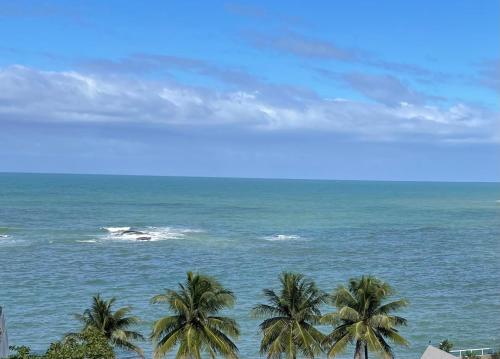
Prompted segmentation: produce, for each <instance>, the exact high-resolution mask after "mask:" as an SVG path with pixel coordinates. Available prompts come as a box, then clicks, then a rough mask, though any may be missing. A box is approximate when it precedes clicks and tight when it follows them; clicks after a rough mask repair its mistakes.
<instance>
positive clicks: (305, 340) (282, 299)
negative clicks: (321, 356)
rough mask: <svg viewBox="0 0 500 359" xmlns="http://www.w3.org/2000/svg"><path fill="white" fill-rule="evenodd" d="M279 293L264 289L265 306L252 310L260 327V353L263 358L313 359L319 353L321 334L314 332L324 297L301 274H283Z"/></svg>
mask: <svg viewBox="0 0 500 359" xmlns="http://www.w3.org/2000/svg"><path fill="white" fill-rule="evenodd" d="M280 282H281V290H280V292H279V293H276V292H275V291H274V290H271V289H265V290H264V295H265V296H266V298H267V302H268V304H259V305H257V306H256V307H254V309H253V314H254V316H256V317H263V318H265V320H264V321H263V322H262V323H261V324H260V329H261V331H262V335H263V337H262V341H261V345H260V353H261V354H265V353H267V357H268V358H270V359H272V358H281V357H282V355H284V356H285V357H286V358H289V359H294V358H296V357H297V355H298V354H302V355H303V356H305V357H307V358H313V357H314V355H316V354H318V353H319V352H320V351H321V341H322V340H323V337H324V336H323V334H322V333H321V332H320V331H318V330H317V329H316V328H314V324H316V323H318V321H319V319H320V317H321V312H320V309H319V307H320V306H321V304H322V303H324V302H325V300H326V298H327V296H326V294H324V293H323V292H322V291H320V290H319V289H318V288H317V287H316V285H315V283H314V282H313V281H311V280H307V279H305V278H304V276H303V275H302V274H296V273H288V272H284V273H282V274H281V275H280Z"/></svg>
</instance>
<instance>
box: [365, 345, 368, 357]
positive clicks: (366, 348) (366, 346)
mask: <svg viewBox="0 0 500 359" xmlns="http://www.w3.org/2000/svg"><path fill="white" fill-rule="evenodd" d="M365 359H368V343H365Z"/></svg>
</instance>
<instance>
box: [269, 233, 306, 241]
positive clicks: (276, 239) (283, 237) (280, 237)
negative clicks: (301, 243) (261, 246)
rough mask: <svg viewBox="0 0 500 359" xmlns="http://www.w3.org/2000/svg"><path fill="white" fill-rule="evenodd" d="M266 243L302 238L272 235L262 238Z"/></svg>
mask: <svg viewBox="0 0 500 359" xmlns="http://www.w3.org/2000/svg"><path fill="white" fill-rule="evenodd" d="M263 238H264V239H265V240H266V241H296V240H298V239H301V238H302V237H301V236H299V235H296V234H274V235H272V236H265V237H263Z"/></svg>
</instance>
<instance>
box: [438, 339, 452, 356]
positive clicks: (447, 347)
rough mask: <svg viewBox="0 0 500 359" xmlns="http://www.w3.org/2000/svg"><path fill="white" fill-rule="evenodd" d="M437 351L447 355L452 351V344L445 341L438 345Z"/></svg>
mask: <svg viewBox="0 0 500 359" xmlns="http://www.w3.org/2000/svg"><path fill="white" fill-rule="evenodd" d="M439 349H441V350H444V351H445V352H447V353H449V352H450V351H451V349H453V343H452V342H450V341H449V340H448V339H445V340H443V341H442V342H441V343H439Z"/></svg>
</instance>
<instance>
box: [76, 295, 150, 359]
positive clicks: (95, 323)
mask: <svg viewBox="0 0 500 359" xmlns="http://www.w3.org/2000/svg"><path fill="white" fill-rule="evenodd" d="M115 301H116V299H115V298H111V299H109V300H104V299H102V298H101V296H100V295H99V294H97V295H96V296H94V297H93V298H92V306H91V307H90V308H88V309H86V310H85V311H84V312H83V314H77V315H76V316H75V317H76V319H78V320H79V321H80V322H82V323H83V330H84V331H85V330H86V329H90V328H92V329H95V330H96V331H98V332H99V333H101V335H103V336H104V337H105V338H106V339H107V340H108V342H109V343H110V344H111V345H112V346H115V347H118V348H121V349H125V350H133V351H135V352H136V353H138V354H139V355H140V356H143V352H142V349H140V348H139V347H138V346H137V345H136V344H134V343H133V342H132V341H133V340H143V339H144V337H143V336H142V335H141V334H140V333H138V332H135V331H132V330H129V328H130V327H131V326H133V325H136V324H138V323H139V322H140V321H139V318H138V317H134V316H128V314H129V313H130V311H131V308H130V307H123V308H119V309H118V310H116V311H115V312H113V308H112V307H113V304H114V303H115ZM69 336H70V337H71V336H74V334H70V335H69Z"/></svg>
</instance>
